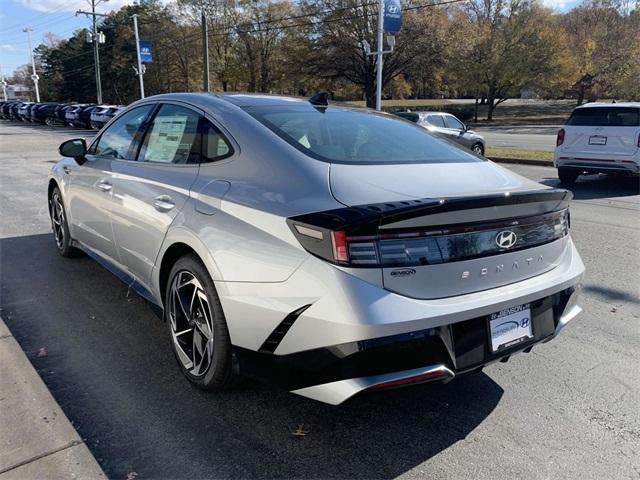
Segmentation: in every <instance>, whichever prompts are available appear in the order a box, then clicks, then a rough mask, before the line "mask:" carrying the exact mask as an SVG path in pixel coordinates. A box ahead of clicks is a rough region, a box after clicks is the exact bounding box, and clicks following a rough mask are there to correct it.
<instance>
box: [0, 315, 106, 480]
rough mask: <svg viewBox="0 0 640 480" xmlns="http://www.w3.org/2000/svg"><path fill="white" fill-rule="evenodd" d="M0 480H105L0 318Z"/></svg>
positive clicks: (100, 470) (96, 463) (91, 456)
mask: <svg viewBox="0 0 640 480" xmlns="http://www.w3.org/2000/svg"><path fill="white" fill-rule="evenodd" d="M0 392H1V393H0V480H8V479H40V478H47V479H69V478H82V479H104V478H106V475H105V474H104V472H103V471H102V469H101V468H100V466H99V465H98V462H97V461H96V459H95V458H94V457H93V455H92V454H91V452H90V451H89V449H88V448H87V446H86V445H85V443H84V442H83V441H82V439H81V438H80V436H79V435H78V432H76V430H75V429H74V428H73V426H72V425H71V422H70V421H69V419H68V418H67V417H66V415H65V414H64V412H63V411H62V409H61V408H60V406H59V405H58V403H57V402H56V401H55V399H54V398H53V396H52V395H51V393H50V392H49V390H48V389H47V386H46V385H45V383H44V382H43V381H42V379H41V378H40V376H39V375H38V373H37V372H36V370H35V368H34V367H33V365H31V362H30V361H29V359H28V358H27V356H26V355H25V353H24V352H23V351H22V349H21V348H20V345H18V342H17V341H16V340H15V338H13V335H12V334H11V332H10V331H9V329H8V328H7V326H6V324H5V323H4V321H3V320H2V318H1V317H0Z"/></svg>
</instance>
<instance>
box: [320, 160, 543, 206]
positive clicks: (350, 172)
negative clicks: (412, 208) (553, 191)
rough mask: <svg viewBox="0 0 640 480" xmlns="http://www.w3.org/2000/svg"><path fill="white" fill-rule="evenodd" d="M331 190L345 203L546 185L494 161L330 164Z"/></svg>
mask: <svg viewBox="0 0 640 480" xmlns="http://www.w3.org/2000/svg"><path fill="white" fill-rule="evenodd" d="M329 183H330V186H331V192H332V194H333V196H334V197H335V199H336V200H338V201H339V202H340V203H343V204H345V205H348V206H355V205H366V204H370V203H383V202H398V201H404V200H417V199H424V198H443V197H460V196H478V195H486V194H492V193H506V192H518V191H531V190H539V189H541V188H546V187H543V186H542V185H540V184H539V183H536V182H533V181H531V180H528V179H526V178H524V177H521V176H520V175H517V174H515V173H513V172H511V171H509V170H507V169H505V168H503V167H501V166H499V165H496V164H495V163H492V162H489V161H485V162H477V163H430V164H396V165H347V164H336V163H334V164H331V169H330V173H329Z"/></svg>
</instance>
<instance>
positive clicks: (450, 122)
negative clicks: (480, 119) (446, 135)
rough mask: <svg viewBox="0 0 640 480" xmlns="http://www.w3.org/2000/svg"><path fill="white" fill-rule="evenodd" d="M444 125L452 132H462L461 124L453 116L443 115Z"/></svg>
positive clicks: (462, 126)
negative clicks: (452, 130)
mask: <svg viewBox="0 0 640 480" xmlns="http://www.w3.org/2000/svg"><path fill="white" fill-rule="evenodd" d="M444 124H445V125H446V127H447V128H452V129H454V130H464V125H463V123H462V122H461V121H460V120H458V119H457V118H456V117H454V116H453V115H444Z"/></svg>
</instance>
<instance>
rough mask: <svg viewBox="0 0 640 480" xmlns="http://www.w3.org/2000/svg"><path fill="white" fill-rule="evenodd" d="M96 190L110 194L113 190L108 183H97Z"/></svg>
mask: <svg viewBox="0 0 640 480" xmlns="http://www.w3.org/2000/svg"><path fill="white" fill-rule="evenodd" d="M98 188H99V189H100V190H102V191H103V192H110V191H111V189H112V188H113V185H111V184H110V183H109V182H100V183H98Z"/></svg>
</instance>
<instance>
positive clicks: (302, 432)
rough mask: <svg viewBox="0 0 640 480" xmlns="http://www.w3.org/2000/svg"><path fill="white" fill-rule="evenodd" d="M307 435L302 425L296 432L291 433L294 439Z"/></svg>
mask: <svg viewBox="0 0 640 480" xmlns="http://www.w3.org/2000/svg"><path fill="white" fill-rule="evenodd" d="M307 433H309V431H308V430H305V429H304V425H298V428H297V430H296V431H295V432H291V435H292V436H294V437H306V436H307Z"/></svg>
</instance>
